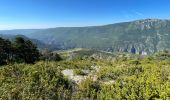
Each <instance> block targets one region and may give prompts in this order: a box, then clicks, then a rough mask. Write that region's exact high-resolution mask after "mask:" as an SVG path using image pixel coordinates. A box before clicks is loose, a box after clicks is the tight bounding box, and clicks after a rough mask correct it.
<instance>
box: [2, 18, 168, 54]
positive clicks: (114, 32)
mask: <svg viewBox="0 0 170 100" xmlns="http://www.w3.org/2000/svg"><path fill="white" fill-rule="evenodd" d="M0 33H1V31H0ZM21 33H22V32H21ZM23 34H25V35H26V36H28V37H30V38H35V39H38V40H40V41H43V42H44V43H47V44H49V45H53V46H54V47H58V48H60V49H70V48H77V47H78V48H94V49H100V50H107V51H113V52H115V51H126V52H127V51H128V52H130V51H131V48H133V47H134V48H135V50H136V52H140V51H146V52H148V53H153V52H156V51H159V50H163V49H169V48H170V20H159V19H144V20H137V21H132V22H124V23H116V24H110V25H104V26H92V27H61V28H50V29H43V30H36V31H35V32H28V33H23Z"/></svg>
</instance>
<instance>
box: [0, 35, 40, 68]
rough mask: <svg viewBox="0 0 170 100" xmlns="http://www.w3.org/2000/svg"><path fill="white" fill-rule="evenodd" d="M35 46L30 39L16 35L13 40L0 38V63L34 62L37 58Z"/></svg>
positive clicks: (38, 55)
mask: <svg viewBox="0 0 170 100" xmlns="http://www.w3.org/2000/svg"><path fill="white" fill-rule="evenodd" d="M39 57H40V53H39V50H38V49H37V46H36V45H35V44H33V43H32V42H31V41H30V40H25V39H24V38H22V37H16V38H15V40H14V41H13V42H11V41H10V40H8V39H3V38H0V65H4V64H9V63H14V62H17V63H34V62H35V61H37V60H39Z"/></svg>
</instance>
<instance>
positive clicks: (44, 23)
mask: <svg viewBox="0 0 170 100" xmlns="http://www.w3.org/2000/svg"><path fill="white" fill-rule="evenodd" d="M169 5H170V0H0V30H3V29H26V28H49V27H70V26H93V25H104V24H111V23H117V22H124V21H131V20H137V19H145V18H158V19H170V6H169Z"/></svg>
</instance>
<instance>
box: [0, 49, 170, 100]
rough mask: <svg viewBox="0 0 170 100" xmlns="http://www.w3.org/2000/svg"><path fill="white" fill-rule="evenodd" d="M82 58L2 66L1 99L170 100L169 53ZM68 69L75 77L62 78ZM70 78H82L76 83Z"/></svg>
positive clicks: (0, 76)
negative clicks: (109, 58)
mask: <svg viewBox="0 0 170 100" xmlns="http://www.w3.org/2000/svg"><path fill="white" fill-rule="evenodd" d="M76 52H77V53H78V52H79V53H80V51H76ZM90 53H91V52H90ZM81 54H87V52H86V53H85V51H83V52H82V53H81ZM103 54H104V53H103ZM110 55H111V54H110ZM81 57H82V58H83V59H82V58H80V57H79V58H80V59H73V60H70V59H68V60H63V61H59V62H54V61H39V62H37V63H35V64H34V65H30V64H14V65H4V66H1V68H0V99H3V100H6V99H12V100H13V99H14V100H23V99H33V100H35V99H36V100H46V99H47V100H57V99H59V100H64V99H67V100H71V99H72V100H83V99H86V100H88V99H90V100H95V99H96V100H112V99H115V100H122V99H128V100H153V99H161V100H169V99H170V62H169V60H170V54H169V52H168V51H164V52H160V53H157V54H154V55H151V56H145V57H144V56H140V55H131V54H117V55H116V56H113V59H112V60H106V59H91V56H90V57H83V56H81ZM68 69H69V70H74V71H73V72H74V76H72V77H70V76H65V75H64V73H63V71H64V70H68ZM73 77H76V78H77V79H78V77H82V78H83V79H82V80H81V81H79V82H78V83H77V82H76V81H75V79H74V78H73Z"/></svg>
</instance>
